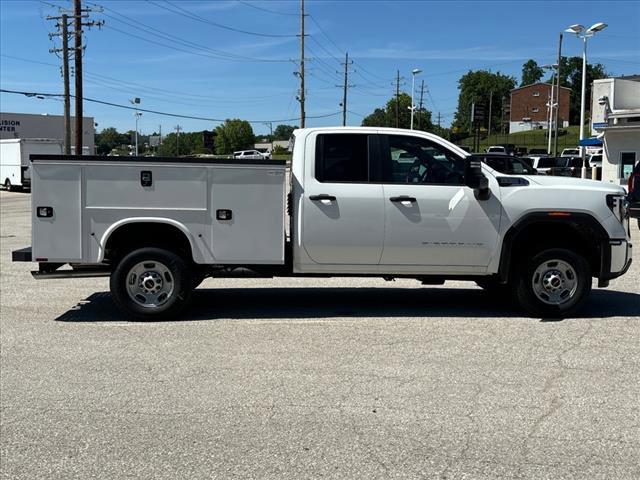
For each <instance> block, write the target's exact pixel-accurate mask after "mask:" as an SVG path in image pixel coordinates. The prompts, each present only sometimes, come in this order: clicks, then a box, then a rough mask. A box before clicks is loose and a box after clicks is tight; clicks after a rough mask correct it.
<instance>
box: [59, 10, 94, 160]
mask: <svg viewBox="0 0 640 480" xmlns="http://www.w3.org/2000/svg"><path fill="white" fill-rule="evenodd" d="M58 11H59V13H60V14H61V16H59V17H47V20H58V21H59V22H58V24H57V25H56V26H57V27H58V28H59V29H60V30H61V31H60V32H58V33H54V34H51V35H49V37H53V36H58V35H59V36H60V37H61V38H62V49H55V48H54V49H52V50H50V52H52V53H56V54H58V53H60V52H62V54H63V58H62V65H63V66H62V77H63V81H64V118H65V133H64V151H65V153H66V154H69V153H71V112H70V110H71V100H70V98H71V93H70V91H69V57H70V55H69V51H70V50H72V51H73V57H74V63H75V91H74V97H75V135H76V138H75V153H76V155H82V130H83V128H82V115H83V114H82V50H83V48H84V47H83V45H82V27H83V26H84V27H89V28H91V27H92V26H97V27H98V28H100V27H102V25H104V21H99V22H95V21H87V22H83V19H86V18H88V17H89V12H93V11H99V12H100V11H102V10H101V9H100V8H96V9H94V8H82V1H81V0H74V2H73V11H69V10H65V9H63V8H60V9H59V10H58ZM71 19H73V30H72V31H69V26H70V25H71ZM70 36H73V37H74V47H73V48H72V49H70V48H69V37H70Z"/></svg>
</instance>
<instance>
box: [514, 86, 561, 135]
mask: <svg viewBox="0 0 640 480" xmlns="http://www.w3.org/2000/svg"><path fill="white" fill-rule="evenodd" d="M570 93H571V89H570V88H567V87H560V110H559V111H558V122H559V124H560V126H561V127H568V126H569V94H570ZM550 96H551V84H550V83H534V84H533V85H527V86H525V87H520V88H514V89H513V90H511V102H510V113H509V133H514V132H522V131H525V130H536V129H546V128H547V123H548V121H549V109H548V106H547V103H548V102H549V98H550Z"/></svg>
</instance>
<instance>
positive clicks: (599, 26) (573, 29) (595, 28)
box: [565, 22, 607, 178]
mask: <svg viewBox="0 0 640 480" xmlns="http://www.w3.org/2000/svg"><path fill="white" fill-rule="evenodd" d="M605 28H607V24H606V23H602V22H598V23H595V24H593V25H591V27H589V28H588V29H587V30H585V29H584V27H583V26H582V25H580V24H575V25H571V26H570V27H569V28H567V30H565V31H566V32H570V33H575V34H576V36H577V37H578V38H580V39H582V89H581V91H580V127H579V128H580V130H579V131H580V143H582V140H583V139H584V117H585V107H586V105H585V97H586V91H587V40H588V39H589V38H591V37H593V36H594V35H595V34H596V32H599V31H600V30H604V29H605ZM583 32H584V33H583ZM585 155H586V148H585V147H584V145H580V157H582V170H581V175H580V176H581V177H582V178H587V166H586V165H585Z"/></svg>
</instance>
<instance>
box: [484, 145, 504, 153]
mask: <svg viewBox="0 0 640 480" xmlns="http://www.w3.org/2000/svg"><path fill="white" fill-rule="evenodd" d="M485 152H486V153H507V149H506V148H504V147H501V146H493V147H489V148H487V149H486V150H485Z"/></svg>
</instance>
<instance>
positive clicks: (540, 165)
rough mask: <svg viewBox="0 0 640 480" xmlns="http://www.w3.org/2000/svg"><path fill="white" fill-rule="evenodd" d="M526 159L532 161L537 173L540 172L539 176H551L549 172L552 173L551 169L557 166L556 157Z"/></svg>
mask: <svg viewBox="0 0 640 480" xmlns="http://www.w3.org/2000/svg"><path fill="white" fill-rule="evenodd" d="M526 158H528V159H529V160H531V163H530V165H531V166H532V167H533V168H535V169H536V171H537V172H538V175H549V172H550V171H551V169H552V168H554V167H555V166H556V159H555V157H547V156H546V155H545V156H544V157H542V156H540V157H536V156H532V157H526Z"/></svg>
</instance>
